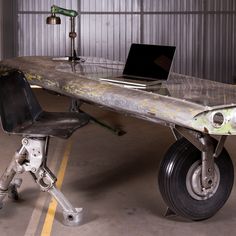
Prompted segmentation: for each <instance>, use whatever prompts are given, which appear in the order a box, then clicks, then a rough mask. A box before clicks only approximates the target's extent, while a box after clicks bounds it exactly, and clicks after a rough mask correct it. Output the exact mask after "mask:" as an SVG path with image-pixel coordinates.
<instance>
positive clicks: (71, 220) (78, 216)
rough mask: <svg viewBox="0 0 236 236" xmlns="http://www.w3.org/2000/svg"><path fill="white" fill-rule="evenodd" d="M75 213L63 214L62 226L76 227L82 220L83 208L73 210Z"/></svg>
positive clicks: (66, 212) (65, 212) (67, 212)
mask: <svg viewBox="0 0 236 236" xmlns="http://www.w3.org/2000/svg"><path fill="white" fill-rule="evenodd" d="M75 210H76V212H74V211H73V212H69V211H64V212H63V217H64V220H63V224H64V225H66V226H78V225H80V224H81V222H82V220H83V208H75Z"/></svg>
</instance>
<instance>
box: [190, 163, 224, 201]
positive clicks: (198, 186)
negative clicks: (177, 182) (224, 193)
mask: <svg viewBox="0 0 236 236" xmlns="http://www.w3.org/2000/svg"><path fill="white" fill-rule="evenodd" d="M214 167H215V171H214V178H213V180H212V183H211V186H210V188H207V189H205V188H204V187H203V186H202V181H201V174H202V165H201V161H200V160H199V161H197V162H195V163H193V165H192V166H191V167H190V169H189V171H188V173H187V177H186V187H187V190H188V193H189V194H190V195H191V197H193V198H194V199H196V200H207V199H209V198H211V197H212V196H213V195H214V194H215V193H216V191H217V189H218V186H219V183H220V171H219V168H218V166H217V165H216V164H214Z"/></svg>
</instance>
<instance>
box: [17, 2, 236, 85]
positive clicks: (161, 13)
mask: <svg viewBox="0 0 236 236" xmlns="http://www.w3.org/2000/svg"><path fill="white" fill-rule="evenodd" d="M15 2H17V3H18V6H17V8H18V9H17V12H16V13H17V16H18V40H17V41H18V45H17V48H18V52H17V54H18V55H53V56H59V55H60V56H64V55H68V54H69V53H70V44H69V42H70V41H69V38H68V33H69V30H70V28H69V26H70V24H69V18H68V17H64V16H61V18H62V24H61V25H60V26H51V25H46V24H45V19H46V17H47V15H48V14H49V10H50V6H51V5H53V4H56V5H60V6H61V7H65V8H72V9H75V10H78V11H79V16H78V17H77V27H76V30H77V32H78V38H77V48H78V51H79V54H81V55H85V56H97V57H105V58H109V59H114V60H122V61H125V59H126V56H127V53H128V49H129V47H130V44H131V43H132V42H140V43H152V44H165V45H168V44H169V45H176V46H177V53H176V56H175V61H174V66H173V70H174V71H176V72H179V73H183V74H189V75H194V76H199V77H202V78H208V79H213V80H217V81H224V82H232V80H233V75H235V74H236V68H235V67H236V66H235V65H236V26H235V25H236V1H235V0H224V1H223V0H155V1H153V0H67V1H62V0H54V1H53V0H51V1H37V0H18V1H15Z"/></svg>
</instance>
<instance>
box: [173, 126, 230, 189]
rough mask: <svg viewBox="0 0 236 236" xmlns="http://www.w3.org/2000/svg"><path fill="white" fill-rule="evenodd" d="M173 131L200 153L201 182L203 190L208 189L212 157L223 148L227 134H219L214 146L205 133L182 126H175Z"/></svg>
mask: <svg viewBox="0 0 236 236" xmlns="http://www.w3.org/2000/svg"><path fill="white" fill-rule="evenodd" d="M174 129H175V132H178V133H179V134H180V135H182V136H183V137H185V138H186V139H187V140H188V141H189V142H191V143H192V144H193V145H194V146H195V147H196V148H197V149H198V150H200V151H201V153H202V175H201V182H202V187H203V189H204V190H206V191H207V189H210V188H211V187H212V184H213V182H214V176H215V167H214V159H215V158H216V157H218V156H219V155H220V153H221V151H222V150H223V147H224V143H225V141H226V138H227V136H221V137H220V140H219V142H218V144H217V146H216V148H215V145H214V139H213V138H212V137H211V136H210V135H209V134H205V133H201V132H198V131H195V130H190V129H187V128H184V127H180V126H175V127H174Z"/></svg>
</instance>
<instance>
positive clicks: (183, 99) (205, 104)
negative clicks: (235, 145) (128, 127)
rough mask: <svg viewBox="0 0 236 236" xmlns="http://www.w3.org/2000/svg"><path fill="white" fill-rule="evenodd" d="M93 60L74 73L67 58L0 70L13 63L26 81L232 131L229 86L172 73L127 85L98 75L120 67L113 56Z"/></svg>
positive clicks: (193, 125) (27, 61) (160, 118)
mask: <svg viewBox="0 0 236 236" xmlns="http://www.w3.org/2000/svg"><path fill="white" fill-rule="evenodd" d="M96 61H97V60H95V61H94V60H89V59H86V58H85V62H83V63H81V64H80V65H79V66H78V68H77V69H78V70H76V73H75V69H74V68H72V67H73V65H75V66H76V64H74V63H71V62H61V61H59V62H58V61H53V60H51V58H47V57H18V58H13V59H8V60H5V61H3V62H1V63H0V73H4V72H6V70H7V68H8V69H9V67H11V68H18V69H20V70H22V71H23V72H24V73H25V75H26V77H27V79H28V80H29V82H30V83H32V84H36V85H39V86H42V87H44V88H46V89H49V90H53V91H56V92H59V93H61V94H65V95H67V96H71V97H74V98H78V99H82V100H85V101H90V102H93V103H96V104H100V105H102V106H106V107H109V108H111V109H114V110H116V111H119V112H124V113H126V114H130V115H132V116H136V117H139V118H142V119H146V120H149V121H153V122H157V123H162V124H165V125H171V126H172V127H173V125H180V126H183V127H187V128H190V129H194V130H198V131H200V132H204V133H209V134H215V135H235V134H236V120H235V114H236V96H235V94H236V87H235V86H232V85H228V84H222V83H217V82H214V81H209V80H201V79H198V78H195V77H189V76H186V75H180V74H176V73H172V74H171V76H170V79H169V80H168V81H165V82H163V84H161V85H157V86H155V87H152V88H150V89H148V90H145V91H143V90H138V89H128V88H125V87H123V86H120V85H115V84H111V83H107V82H103V81H100V80H98V78H100V73H102V74H104V73H105V74H108V73H110V72H111V73H113V71H114V70H116V68H117V69H118V72H117V73H121V71H122V70H120V66H119V67H117V63H116V62H114V61H110V60H101V61H99V62H98V63H97V62H96ZM94 62H95V63H94ZM113 63H115V65H114V64H113ZM77 65H78V64H77ZM112 65H114V66H112ZM101 68H102V70H101ZM105 71H107V72H105ZM218 116H221V117H222V119H221V120H222V121H219V120H218V118H217V117H218Z"/></svg>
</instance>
